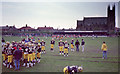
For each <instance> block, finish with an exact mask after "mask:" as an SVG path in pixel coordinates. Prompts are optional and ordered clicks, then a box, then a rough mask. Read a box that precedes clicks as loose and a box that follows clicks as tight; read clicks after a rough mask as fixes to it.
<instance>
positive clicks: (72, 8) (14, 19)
mask: <svg viewBox="0 0 120 74" xmlns="http://www.w3.org/2000/svg"><path fill="white" fill-rule="evenodd" d="M114 3H115V5H116V26H118V21H117V20H118V19H117V18H118V15H117V14H118V13H117V12H118V3H117V2H2V26H6V25H11V26H12V25H15V26H16V27H17V28H20V27H22V26H25V24H28V26H31V27H32V28H37V27H44V26H45V25H46V26H48V27H49V26H51V27H54V28H66V29H67V28H74V29H75V28H76V26H77V20H82V19H83V17H88V16H89V17H107V7H108V5H109V4H110V5H111V7H112V5H114Z"/></svg>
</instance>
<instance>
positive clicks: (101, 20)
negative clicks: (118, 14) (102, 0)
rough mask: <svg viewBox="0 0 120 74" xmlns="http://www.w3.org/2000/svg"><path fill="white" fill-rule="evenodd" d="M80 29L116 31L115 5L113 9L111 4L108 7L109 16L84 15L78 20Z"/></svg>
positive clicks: (78, 28) (77, 28)
mask: <svg viewBox="0 0 120 74" xmlns="http://www.w3.org/2000/svg"><path fill="white" fill-rule="evenodd" d="M76 30H78V31H107V32H110V31H115V5H113V7H112V10H111V9H110V5H109V6H108V8H107V17H84V19H83V20H77V27H76Z"/></svg>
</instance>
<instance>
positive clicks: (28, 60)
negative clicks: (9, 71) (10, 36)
mask: <svg viewBox="0 0 120 74" xmlns="http://www.w3.org/2000/svg"><path fill="white" fill-rule="evenodd" d="M17 49H19V50H21V51H22V54H23V56H22V58H21V60H22V61H23V66H26V67H27V68H28V67H33V66H34V65H35V63H36V62H37V63H40V60H41V53H45V42H44V40H42V41H41V42H37V41H32V40H30V41H26V40H25V39H23V40H22V41H20V42H16V41H12V42H11V43H10V42H8V41H7V42H4V43H2V56H3V65H4V66H6V67H7V68H13V66H14V57H13V56H14V51H15V50H17Z"/></svg>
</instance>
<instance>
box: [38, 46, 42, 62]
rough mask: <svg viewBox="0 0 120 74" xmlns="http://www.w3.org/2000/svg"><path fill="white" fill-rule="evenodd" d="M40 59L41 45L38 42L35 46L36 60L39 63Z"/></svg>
mask: <svg viewBox="0 0 120 74" xmlns="http://www.w3.org/2000/svg"><path fill="white" fill-rule="evenodd" d="M40 59H41V45H40V44H38V47H37V62H38V63H40Z"/></svg>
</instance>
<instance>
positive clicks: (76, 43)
mask: <svg viewBox="0 0 120 74" xmlns="http://www.w3.org/2000/svg"><path fill="white" fill-rule="evenodd" d="M79 45H80V43H79V41H78V40H77V41H76V42H75V46H76V51H78V52H79Z"/></svg>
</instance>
